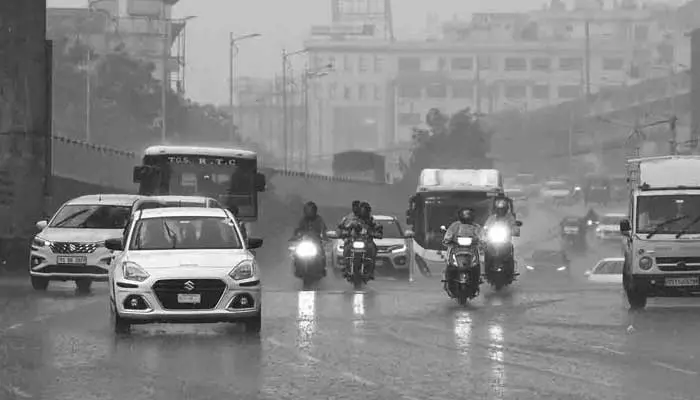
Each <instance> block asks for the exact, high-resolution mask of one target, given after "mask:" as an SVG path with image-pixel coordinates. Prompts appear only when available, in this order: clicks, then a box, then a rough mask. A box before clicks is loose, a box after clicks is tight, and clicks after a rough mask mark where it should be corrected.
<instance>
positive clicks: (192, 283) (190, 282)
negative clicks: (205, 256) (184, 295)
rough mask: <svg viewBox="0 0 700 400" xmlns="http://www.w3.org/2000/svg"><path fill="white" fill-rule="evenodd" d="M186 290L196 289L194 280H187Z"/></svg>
mask: <svg viewBox="0 0 700 400" xmlns="http://www.w3.org/2000/svg"><path fill="white" fill-rule="evenodd" d="M185 290H187V291H188V292H191V291H193V290H194V282H192V281H187V282H185Z"/></svg>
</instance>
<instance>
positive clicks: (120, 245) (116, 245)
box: [105, 238, 124, 251]
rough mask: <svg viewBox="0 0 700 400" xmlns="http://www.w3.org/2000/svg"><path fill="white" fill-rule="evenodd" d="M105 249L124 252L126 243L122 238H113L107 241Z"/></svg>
mask: <svg viewBox="0 0 700 400" xmlns="http://www.w3.org/2000/svg"><path fill="white" fill-rule="evenodd" d="M105 247H106V248H108V249H109V250H114V251H122V250H124V242H123V241H122V238H112V239H107V240H105Z"/></svg>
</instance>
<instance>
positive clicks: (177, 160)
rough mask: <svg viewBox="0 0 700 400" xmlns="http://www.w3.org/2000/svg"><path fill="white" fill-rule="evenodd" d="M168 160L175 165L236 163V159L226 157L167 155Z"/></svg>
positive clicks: (222, 164)
mask: <svg viewBox="0 0 700 400" xmlns="http://www.w3.org/2000/svg"><path fill="white" fill-rule="evenodd" d="M168 162H169V163H170V164H177V165H202V166H205V165H217V166H229V165H238V159H236V158H228V157H202V156H169V157H168Z"/></svg>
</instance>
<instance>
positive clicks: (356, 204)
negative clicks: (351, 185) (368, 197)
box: [352, 200, 362, 217]
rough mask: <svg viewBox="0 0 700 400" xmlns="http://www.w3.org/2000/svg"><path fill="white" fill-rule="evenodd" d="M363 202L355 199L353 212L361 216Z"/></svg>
mask: <svg viewBox="0 0 700 400" xmlns="http://www.w3.org/2000/svg"><path fill="white" fill-rule="evenodd" d="M361 203H362V202H361V201H360V200H353V202H352V213H353V214H355V215H356V216H358V217H359V216H360V204H361Z"/></svg>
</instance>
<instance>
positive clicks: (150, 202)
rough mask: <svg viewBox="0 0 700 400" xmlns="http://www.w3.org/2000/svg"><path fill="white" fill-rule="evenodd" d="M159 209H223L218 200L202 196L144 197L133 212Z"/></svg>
mask: <svg viewBox="0 0 700 400" xmlns="http://www.w3.org/2000/svg"><path fill="white" fill-rule="evenodd" d="M156 205H158V206H160V207H205V208H224V207H222V206H221V203H219V201H218V200H216V199H213V198H211V197H204V196H174V195H164V196H144V197H143V198H142V199H140V200H139V201H137V202H136V204H135V205H134V210H142V209H146V208H156V207H155V206H156Z"/></svg>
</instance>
